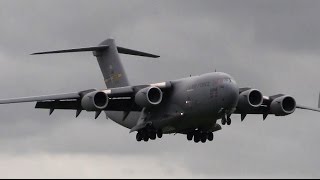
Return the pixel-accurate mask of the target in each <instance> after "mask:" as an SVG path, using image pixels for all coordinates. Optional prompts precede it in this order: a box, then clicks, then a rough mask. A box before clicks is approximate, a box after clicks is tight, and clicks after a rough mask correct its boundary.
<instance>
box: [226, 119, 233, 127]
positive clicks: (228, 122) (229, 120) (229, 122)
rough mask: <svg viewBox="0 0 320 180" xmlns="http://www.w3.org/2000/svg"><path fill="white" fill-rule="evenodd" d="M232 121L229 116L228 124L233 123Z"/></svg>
mask: <svg viewBox="0 0 320 180" xmlns="http://www.w3.org/2000/svg"><path fill="white" fill-rule="evenodd" d="M231 122H232V120H231V119H230V118H228V119H227V124H228V126H230V125H231Z"/></svg>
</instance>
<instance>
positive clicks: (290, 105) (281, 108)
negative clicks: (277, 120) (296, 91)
mask: <svg viewBox="0 0 320 180" xmlns="http://www.w3.org/2000/svg"><path fill="white" fill-rule="evenodd" d="M296 107H297V104H296V100H295V99H294V98H293V97H291V96H282V97H279V98H276V99H275V100H273V101H272V102H271V104H270V111H271V113H272V114H274V115H276V116H286V115H289V114H292V113H293V112H294V111H295V110H296Z"/></svg>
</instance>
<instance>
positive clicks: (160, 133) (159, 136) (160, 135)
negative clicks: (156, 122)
mask: <svg viewBox="0 0 320 180" xmlns="http://www.w3.org/2000/svg"><path fill="white" fill-rule="evenodd" d="M157 136H158V138H159V139H160V138H162V136H163V133H162V130H158V132H157Z"/></svg>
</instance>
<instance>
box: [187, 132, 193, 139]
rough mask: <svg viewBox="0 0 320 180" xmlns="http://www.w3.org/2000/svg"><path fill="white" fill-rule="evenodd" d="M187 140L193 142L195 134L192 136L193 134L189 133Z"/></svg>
mask: <svg viewBox="0 0 320 180" xmlns="http://www.w3.org/2000/svg"><path fill="white" fill-rule="evenodd" d="M187 139H188V141H192V139H193V134H192V133H188V134H187Z"/></svg>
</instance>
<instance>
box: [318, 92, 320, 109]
mask: <svg viewBox="0 0 320 180" xmlns="http://www.w3.org/2000/svg"><path fill="white" fill-rule="evenodd" d="M318 108H319V109H320V94H319V101H318Z"/></svg>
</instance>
